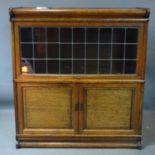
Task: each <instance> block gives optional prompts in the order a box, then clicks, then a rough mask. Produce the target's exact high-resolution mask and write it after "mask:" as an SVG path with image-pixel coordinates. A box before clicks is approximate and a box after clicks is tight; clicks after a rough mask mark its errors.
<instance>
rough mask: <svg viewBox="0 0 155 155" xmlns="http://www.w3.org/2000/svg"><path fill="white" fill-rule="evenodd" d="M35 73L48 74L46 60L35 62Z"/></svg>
mask: <svg viewBox="0 0 155 155" xmlns="http://www.w3.org/2000/svg"><path fill="white" fill-rule="evenodd" d="M34 64H35V73H46V61H45V60H35V61H34Z"/></svg>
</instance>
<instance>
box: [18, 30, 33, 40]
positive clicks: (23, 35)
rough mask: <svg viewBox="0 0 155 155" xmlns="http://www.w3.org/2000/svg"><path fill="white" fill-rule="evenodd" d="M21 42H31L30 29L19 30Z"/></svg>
mask: <svg viewBox="0 0 155 155" xmlns="http://www.w3.org/2000/svg"><path fill="white" fill-rule="evenodd" d="M20 38H21V42H32V28H21V29H20Z"/></svg>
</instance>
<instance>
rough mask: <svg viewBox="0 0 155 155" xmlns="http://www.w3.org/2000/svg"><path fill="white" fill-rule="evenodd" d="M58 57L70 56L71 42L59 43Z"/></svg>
mask: <svg viewBox="0 0 155 155" xmlns="http://www.w3.org/2000/svg"><path fill="white" fill-rule="evenodd" d="M60 57H61V58H72V45H71V44H61V45H60Z"/></svg>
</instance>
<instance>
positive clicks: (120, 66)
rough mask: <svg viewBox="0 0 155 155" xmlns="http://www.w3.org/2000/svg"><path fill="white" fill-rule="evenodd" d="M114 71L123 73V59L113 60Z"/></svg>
mask: <svg viewBox="0 0 155 155" xmlns="http://www.w3.org/2000/svg"><path fill="white" fill-rule="evenodd" d="M112 73H113V74H114V73H115V74H122V73H123V61H122V60H121V61H120V60H113V61H112Z"/></svg>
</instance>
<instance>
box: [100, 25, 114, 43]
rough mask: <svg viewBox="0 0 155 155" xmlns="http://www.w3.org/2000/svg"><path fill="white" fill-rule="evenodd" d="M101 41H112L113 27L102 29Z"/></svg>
mask: <svg viewBox="0 0 155 155" xmlns="http://www.w3.org/2000/svg"><path fill="white" fill-rule="evenodd" d="M100 42H102V43H111V28H101V29H100Z"/></svg>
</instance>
